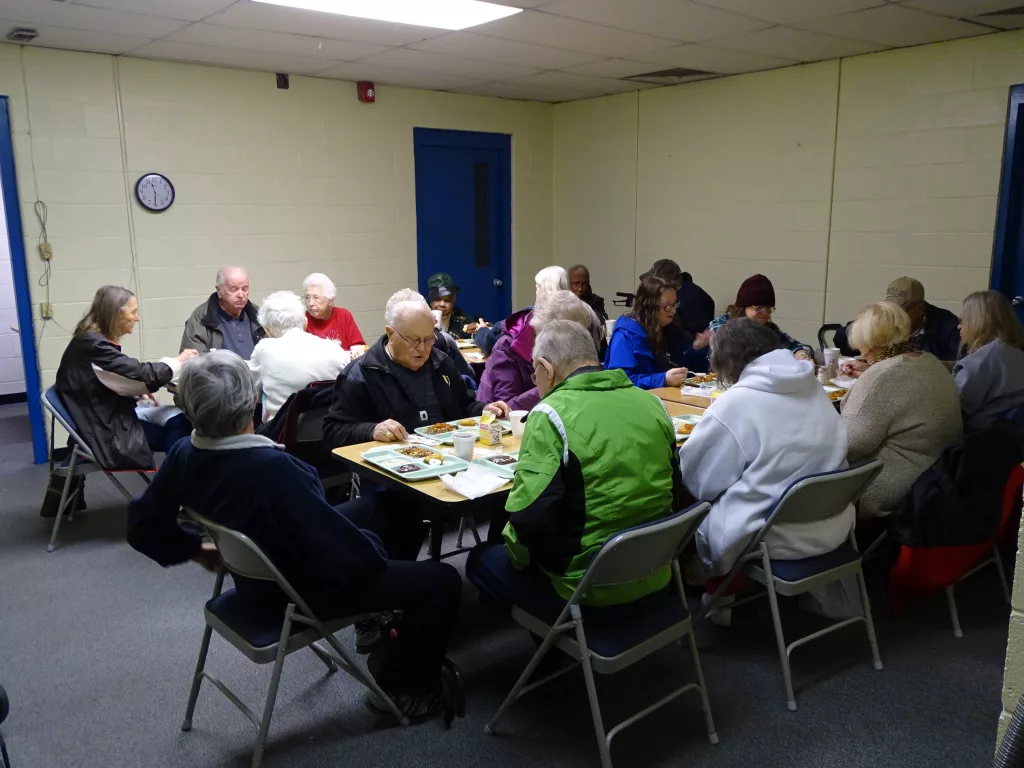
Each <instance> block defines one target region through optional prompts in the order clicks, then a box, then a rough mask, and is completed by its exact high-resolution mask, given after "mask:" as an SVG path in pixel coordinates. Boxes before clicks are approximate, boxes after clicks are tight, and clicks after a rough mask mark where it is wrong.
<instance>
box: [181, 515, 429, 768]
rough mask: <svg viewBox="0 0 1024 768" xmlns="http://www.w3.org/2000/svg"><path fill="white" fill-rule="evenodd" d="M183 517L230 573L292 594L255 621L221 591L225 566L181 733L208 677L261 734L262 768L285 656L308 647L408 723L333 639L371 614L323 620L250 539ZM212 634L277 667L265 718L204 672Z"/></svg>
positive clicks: (257, 756) (208, 613)
mask: <svg viewBox="0 0 1024 768" xmlns="http://www.w3.org/2000/svg"><path fill="white" fill-rule="evenodd" d="M185 513H186V514H187V515H188V516H189V518H191V519H192V520H193V521H195V522H196V523H197V524H199V525H200V526H202V527H203V528H204V529H205V530H206V532H207V534H208V535H209V536H210V538H211V539H213V542H214V544H216V546H217V551H218V552H219V553H220V556H221V559H222V560H223V561H224V567H225V568H226V569H227V570H229V571H231V573H233V574H236V575H238V576H244V577H245V578H249V579H258V580H260V581H273V582H276V583H277V585H278V586H279V587H280V588H281V589H282V591H284V593H285V594H286V595H287V596H288V600H289V601H290V602H289V603H288V605H287V607H286V608H285V611H284V615H283V618H282V620H281V621H279V622H277V621H271V622H269V623H268V622H265V621H261V620H259V619H255V618H254V617H252V616H251V615H249V614H247V613H246V612H245V611H244V609H243V607H242V606H240V605H239V603H238V597H237V593H236V591H235V590H234V589H230V590H228V591H227V592H222V591H221V590H222V589H223V586H224V569H223V568H222V569H221V570H220V571H219V572H218V574H217V580H216V582H215V583H214V586H213V597H212V598H210V600H209V601H208V602H207V603H206V607H205V609H204V611H203V614H204V616H205V618H206V628H205V629H204V630H203V641H202V643H201V644H200V646H199V659H198V661H197V662H196V671H195V675H194V676H193V678H192V690H191V691H190V692H189V695H188V707H187V708H186V710H185V721H184V722H183V723H182V725H181V730H183V731H190V730H192V714H193V712H194V711H195V707H196V699H197V698H198V697H199V686H200V685H201V684H202V682H203V679H204V678H205V679H207V680H209V681H210V682H211V683H213V685H214V687H216V688H217V690H219V691H220V692H221V693H223V694H224V695H225V696H226V697H227V699H228V701H230V702H231V703H232V704H234V705H235V706H236V707H238V709H239V710H241V712H242V714H243V715H245V716H246V717H247V718H249V720H250V721H252V724H253V725H255V726H256V728H257V734H256V743H255V745H254V746H253V752H252V768H259V765H260V763H261V762H262V760H263V750H264V747H265V746H266V742H267V732H268V731H269V730H270V718H271V716H272V715H273V713H274V701H275V699H276V698H277V686H278V683H279V682H280V680H281V670H282V668H283V667H284V659H285V656H287V655H288V654H290V653H295V652H296V651H299V650H302V649H303V648H307V647H308V648H309V649H310V650H311V651H313V653H315V654H316V655H317V656H318V657H319V658H320V660H321V661H323V662H324V664H326V665H327V673H328V674H332V673H334V672H335V671H337V670H338V669H344V670H345V671H346V672H348V673H349V674H350V675H351V676H352V677H354V678H355V679H356V680H358V681H359V682H360V683H362V684H363V685H365V686H366V687H367V688H368V689H369V690H370V691H372V692H373V693H374V695H376V696H377V697H378V698H379V699H380V700H381V701H383V702H386V703H387V705H388V708H389V709H390V710H391V713H392V714H393V715H394V716H395V719H396V720H398V722H400V723H401V724H402V725H408V724H409V720H408V718H407V717H405V715H403V714H402V713H401V712H400V711H399V709H398V707H396V706H395V703H394V702H393V701H392V700H391V699H390V698H389V697H388V695H387V694H386V693H384V691H382V690H381V689H380V686H378V685H377V683H376V681H375V680H374V679H373V677H371V676H370V675H369V673H368V672H366V671H365V670H364V669H363V668H362V667H361V666H359V665H358V664H357V663H356V662H355V661H354V660H353V658H352V656H351V655H350V654H349V653H348V652H347V651H346V650H345V649H344V648H343V647H342V646H341V644H340V643H339V642H338V639H337V638H336V637H335V636H334V635H335V633H337V632H340V631H341V630H342V629H345V628H346V627H349V626H351V625H353V624H356V623H358V622H360V621H365V620H366V619H368V618H370V616H369V614H365V615H359V616H349V617H346V618H343V619H335V620H333V621H328V622H322V621H320V620H319V619H318V618H317V617H316V615H315V614H314V613H313V612H312V611H311V610H310V609H309V606H308V605H306V602H305V601H304V600H303V599H302V598H301V597H300V596H299V594H298V593H297V592H296V591H295V590H294V589H293V588H292V586H291V584H289V583H288V580H287V579H285V578H284V576H282V575H281V572H280V571H278V570H277V568H276V567H275V566H274V564H273V563H271V562H270V560H268V559H267V556H266V555H265V554H263V551H262V550H261V549H260V548H259V547H258V546H256V544H255V543H254V542H253V541H252V539H250V538H249V537H248V536H246V535H244V534H242V533H239V532H238V531H233V530H231V529H229V528H225V527H224V526H222V525H218V524H217V523H214V522H212V521H211V520H208V519H206V518H205V517H203V516H202V515H199V514H197V513H196V512H194V511H192V510H190V509H186V510H185ZM214 630H216V632H217V634H218V635H220V636H221V637H223V638H224V639H225V640H227V641H228V642H229V643H231V645H233V646H234V647H235V648H237V649H238V650H239V651H241V653H242V654H243V655H244V656H245V657H246V658H248V659H249V660H250V661H252V662H253V663H255V664H269V663H270V662H273V663H274V669H273V671H272V673H271V675H270V690H269V691H268V692H267V700H266V702H265V704H264V705H263V716H262V717H259V718H257V717H256V715H255V713H254V712H253V711H252V710H251V709H249V707H247V706H246V705H245V704H244V703H242V701H241V699H239V698H238V697H237V696H236V695H235V694H234V692H233V691H231V689H229V688H228V687H227V686H226V685H225V684H224V683H222V682H221V681H220V680H218V679H217V678H216V677H214V676H213V675H211V674H210V673H209V672H207V671H206V669H205V667H206V654H207V652H208V651H209V649H210V637H211V635H212V633H213V631H214ZM321 640H324V641H326V642H327V644H328V645H329V646H330V648H325V647H323V646H322V645H320V644H319V641H321ZM332 649H333V650H332Z"/></svg>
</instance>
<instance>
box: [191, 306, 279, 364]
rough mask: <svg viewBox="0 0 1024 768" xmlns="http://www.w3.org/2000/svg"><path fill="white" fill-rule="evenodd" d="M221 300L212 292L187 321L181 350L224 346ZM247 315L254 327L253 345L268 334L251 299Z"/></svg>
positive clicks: (206, 349)
mask: <svg viewBox="0 0 1024 768" xmlns="http://www.w3.org/2000/svg"><path fill="white" fill-rule="evenodd" d="M218 304H219V300H218V299H217V294H216V292H214V293H212V294H210V298H209V299H207V300H206V303H205V304H200V305H199V306H198V307H196V308H195V311H194V312H192V314H191V315H189V318H188V320H186V321H185V330H184V332H183V333H182V334H181V348H180V349H179V350H178V351H179V352H184V351H185V350H186V349H195V350H197V351H199V352H209V351H210V350H211V349H223V348H224V333H223V332H222V331H221V329H220V315H219V314H218V311H217V306H218ZM243 311H244V312H245V316H246V317H248V318H249V327H250V328H251V329H252V343H253V346H256V344H258V343H259V341H260V339H262V338H263V337H264V336H266V335H267V332H266V331H265V330H263V327H262V326H261V325H260V323H259V320H257V319H256V314H257V312H259V307H257V306H256V305H255V304H253V303H252V302H251V301H250V302H249V303H248V304H246V305H245V309H244V310H243Z"/></svg>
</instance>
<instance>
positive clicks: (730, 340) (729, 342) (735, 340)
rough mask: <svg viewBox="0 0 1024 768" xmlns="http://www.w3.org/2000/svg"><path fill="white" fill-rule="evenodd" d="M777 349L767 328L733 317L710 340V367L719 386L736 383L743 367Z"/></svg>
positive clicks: (776, 338) (775, 338) (770, 330)
mask: <svg viewBox="0 0 1024 768" xmlns="http://www.w3.org/2000/svg"><path fill="white" fill-rule="evenodd" d="M780 346H781V344H780V341H779V335H778V334H777V333H776V332H775V331H773V330H772V329H771V328H769V327H767V326H765V325H761V323H758V322H755V321H754V320H749V319H747V318H745V317H737V318H733V319H732V320H730V321H729V322H727V323H726V324H725V325H723V326H722V327H720V328H719V329H718V330H717V331H715V333H714V335H713V336H712V337H711V367H712V368H713V369H714V371H715V373H716V374H717V376H718V380H719V381H720V382H722V384H723V385H725V386H727V387H731V386H732V385H733V384H735V383H736V382H737V381H739V380H740V374H742V373H743V369H744V368H746V367H747V364H748V363H750V362H752V361H753V360H756V359H757V358H759V357H760V356H761V355H767V354H768V353H769V352H773V351H774V350H776V349H779V348H780Z"/></svg>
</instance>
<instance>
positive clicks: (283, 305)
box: [256, 291, 306, 337]
mask: <svg viewBox="0 0 1024 768" xmlns="http://www.w3.org/2000/svg"><path fill="white" fill-rule="evenodd" d="M256 317H257V320H258V321H259V324H260V325H262V326H263V328H264V330H266V332H267V333H268V334H270V335H271V336H274V337H277V336H282V335H284V332H285V331H290V330H291V329H292V328H302V329H305V327H306V305H305V304H303V303H302V299H300V298H299V297H298V296H296V295H295V294H294V293H292V292H291V291H275V292H274V293H272V294H270V295H269V296H267V298H265V299H264V300H263V303H262V304H261V305H260V311H259V314H258V315H257V316H256Z"/></svg>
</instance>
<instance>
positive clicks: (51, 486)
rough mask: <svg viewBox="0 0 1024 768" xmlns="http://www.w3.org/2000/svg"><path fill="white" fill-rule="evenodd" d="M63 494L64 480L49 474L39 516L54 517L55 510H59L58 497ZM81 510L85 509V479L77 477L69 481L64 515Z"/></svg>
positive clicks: (56, 475)
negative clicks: (69, 485)
mask: <svg viewBox="0 0 1024 768" xmlns="http://www.w3.org/2000/svg"><path fill="white" fill-rule="evenodd" d="M63 493H64V478H63V477H61V476H60V475H59V474H57V473H56V472H53V473H51V474H50V482H49V483H48V484H47V486H46V495H45V496H43V505H42V507H40V508H39V516H40V517H49V518H53V517H56V516H57V510H58V509H59V508H60V497H61V494H63ZM83 509H85V478H84V477H82V476H81V475H78V476H77V477H74V478H72V479H71V487H70V488H69V489H68V504H67V509H66V510H65V514H67V513H68V512H81V511H82V510H83Z"/></svg>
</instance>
